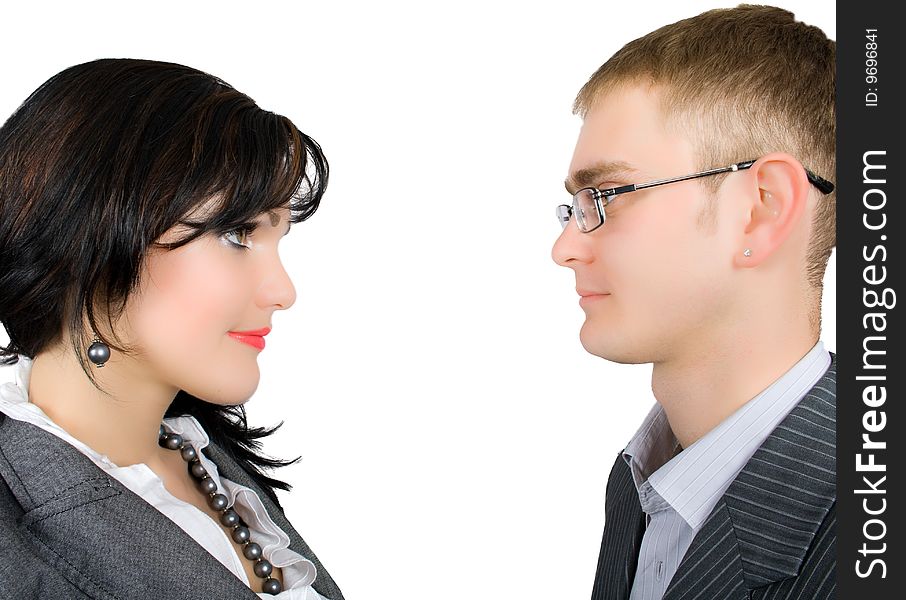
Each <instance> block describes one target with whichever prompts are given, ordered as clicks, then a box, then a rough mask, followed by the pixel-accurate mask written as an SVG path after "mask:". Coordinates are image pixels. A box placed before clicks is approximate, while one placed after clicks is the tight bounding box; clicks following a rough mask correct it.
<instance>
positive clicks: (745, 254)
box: [742, 248, 752, 258]
mask: <svg viewBox="0 0 906 600" xmlns="http://www.w3.org/2000/svg"><path fill="white" fill-rule="evenodd" d="M742 255H743V256H745V257H746V258H748V257H749V256H752V251H751V250H749V249H748V248H746V249H745V250H744V251H743V253H742Z"/></svg>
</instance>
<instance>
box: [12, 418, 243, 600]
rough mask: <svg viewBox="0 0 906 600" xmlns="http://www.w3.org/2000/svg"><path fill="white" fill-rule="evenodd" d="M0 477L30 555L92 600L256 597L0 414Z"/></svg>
mask: <svg viewBox="0 0 906 600" xmlns="http://www.w3.org/2000/svg"><path fill="white" fill-rule="evenodd" d="M0 477H3V478H4V479H5V480H6V482H7V485H8V486H9V488H10V490H11V491H12V493H13V495H14V497H15V499H16V501H17V502H18V503H19V505H20V506H21V507H22V515H21V518H20V520H19V528H20V531H21V532H22V536H23V538H24V539H27V540H30V541H33V542H34V551H35V554H36V555H38V556H39V557H41V558H43V559H44V561H45V562H46V563H48V564H49V565H50V566H51V567H52V568H54V569H55V570H57V571H58V572H60V573H61V574H62V575H63V576H64V577H65V578H66V579H67V580H68V581H70V582H71V583H72V584H73V585H75V586H77V587H78V588H80V589H81V590H82V591H83V592H84V593H85V594H87V595H88V596H90V597H92V598H103V599H118V600H128V599H135V600H148V598H171V599H183V598H184V599H190V598H199V597H202V595H203V596H204V597H208V598H230V599H233V598H237V599H241V598H249V599H250V600H252V599H256V598H257V595H256V594H255V593H254V592H252V590H251V589H249V588H248V587H247V586H246V585H245V584H243V583H242V582H241V581H240V580H239V579H238V578H236V577H235V576H234V575H233V574H232V573H231V572H230V571H229V570H228V569H226V568H225V567H224V566H223V565H221V564H220V562H218V561H217V559H215V558H214V557H213V556H211V554H210V553H208V552H207V551H206V550H205V549H204V548H202V547H201V546H199V545H198V544H197V543H196V542H195V540H193V539H192V538H191V537H190V536H189V535H188V534H186V533H185V532H183V531H182V529H180V528H179V527H178V526H176V525H175V524H174V523H173V522H172V521H170V520H169V519H168V518H167V517H165V516H164V515H163V514H161V513H160V512H158V511H157V510H155V509H154V508H153V507H152V506H151V505H149V504H148V503H147V502H145V501H144V500H142V499H141V498H139V497H138V496H136V495H135V494H134V493H132V492H131V491H130V490H129V489H127V488H126V487H124V486H123V485H122V484H121V483H120V482H118V481H116V480H115V479H113V478H112V477H110V476H108V475H107V474H106V473H104V471H103V470H101V469H100V468H98V467H97V465H95V464H94V463H93V462H91V461H90V460H89V459H88V458H87V457H86V456H84V455H83V454H81V453H80V452H79V451H78V450H76V449H75V448H73V447H72V446H70V445H69V444H67V443H66V442H64V441H63V440H61V439H59V438H58V437H56V436H55V435H53V434H51V433H48V432H46V431H44V430H42V429H40V428H38V427H35V426H34V425H31V424H29V423H23V422H21V421H16V420H14V419H11V418H8V417H6V416H5V415H2V414H0Z"/></svg>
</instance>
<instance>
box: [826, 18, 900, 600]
mask: <svg viewBox="0 0 906 600" xmlns="http://www.w3.org/2000/svg"><path fill="white" fill-rule="evenodd" d="M895 6H897V3H881V2H854V1H845V2H839V3H838V4H837V184H838V185H837V188H838V192H837V290H838V292H837V315H838V316H837V335H838V341H837V345H838V347H837V355H838V372H837V387H838V389H837V474H838V476H837V500H838V503H837V505H838V511H839V512H838V514H839V525H838V536H837V581H838V594H837V595H838V597H839V598H842V599H846V600H849V599H851V598H871V599H887V598H903V597H906V596H904V594H906V591H904V587H906V551H904V545H906V532H904V529H903V528H904V519H903V511H906V498H904V494H903V490H904V489H906V469H904V462H906V456H904V454H906V443H904V441H906V422H904V421H906V411H904V409H903V406H904V400H906V399H904V385H903V381H904V374H906V364H904V363H903V362H902V361H901V360H900V361H897V360H895V359H894V357H895V356H902V355H903V351H902V348H901V347H900V344H904V343H906V339H904V338H903V331H902V330H903V328H902V322H903V319H902V317H901V316H900V313H901V312H902V310H901V309H900V307H899V306H898V304H899V302H900V301H906V297H903V298H900V297H899V294H900V293H901V292H903V286H902V281H903V272H904V271H906V262H904V260H903V237H904V236H906V221H904V219H906V216H904V211H903V208H902V203H903V202H904V196H903V180H904V178H906V169H904V165H903V151H902V148H903V129H904V127H903V122H904V120H906V119H904V110H906V98H904V95H903V93H902V89H903V82H902V80H901V78H902V73H903V67H904V64H906V55H904V52H903V37H904V35H906V31H904V30H903V29H902V27H903V23H902V22H901V21H900V20H899V19H898V18H896V16H895V15H894V7H895ZM898 349H899V352H898Z"/></svg>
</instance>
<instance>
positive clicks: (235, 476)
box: [203, 443, 343, 600]
mask: <svg viewBox="0 0 906 600" xmlns="http://www.w3.org/2000/svg"><path fill="white" fill-rule="evenodd" d="M203 452H204V453H205V455H206V456H207V457H208V458H210V459H211V460H212V461H213V462H214V464H216V465H217V470H218V471H219V472H220V474H221V475H222V476H224V477H226V478H227V479H229V480H230V481H233V482H235V483H238V484H240V485H244V486H245V487H247V488H250V489H253V490H255V492H256V493H257V494H258V497H259V498H261V503H262V504H264V508H265V509H266V510H267V514H268V515H269V516H270V517H271V519H273V521H274V523H275V524H276V525H277V526H278V527H279V528H280V529H282V530H283V531H284V532H285V533H286V535H288V536H289V547H290V548H291V549H292V550H294V551H296V552H298V553H299V554H301V555H302V556H304V557H305V558H307V559H308V560H310V561H311V562H312V563H314V565H315V569H316V570H317V576H316V578H315V582H314V583H313V584H312V587H313V588H315V590H316V591H317V592H318V593H319V594H321V595H322V596H324V597H325V598H330V599H331V600H343V594H342V593H341V592H340V589H339V587H337V584H336V583H334V580H333V579H332V578H331V577H330V574H329V573H328V572H327V569H325V568H324V565H322V564H321V561H319V560H318V557H317V556H315V553H314V552H312V550H311V548H309V547H308V544H306V543H305V540H303V539H302V536H301V535H299V532H298V531H296V530H295V528H294V527H293V526H292V525H291V524H290V522H289V521H288V520H287V519H286V516H285V515H284V513H283V509H282V508H281V507H280V506H279V505H278V504H277V503H275V502H274V501H273V500H271V498H270V497H269V496H268V495H267V494H265V493H264V491H263V490H262V489H261V488H260V487H259V486H258V484H257V483H255V480H253V479H252V478H251V476H249V474H248V473H246V472H245V471H244V470H243V469H242V468H241V467H239V465H238V464H237V463H236V461H234V460H233V459H231V458H230V457H228V456H227V454H226V452H224V451H223V450H222V449H221V448H220V447H219V446H217V445H215V444H214V443H211V444H210V445H209V446H208V447H207V448H205V449H204V450H203Z"/></svg>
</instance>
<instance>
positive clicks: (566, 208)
mask: <svg viewBox="0 0 906 600" xmlns="http://www.w3.org/2000/svg"><path fill="white" fill-rule="evenodd" d="M756 160H757V159H756ZM756 160H744V161H742V162H738V163H734V164H732V165H730V166H728V167H718V168H716V169H708V170H707V171H699V172H698V173H692V174H690V175H681V176H680V177H669V178H667V179H655V180H654V181H648V182H646V183H630V184H629V185H621V186H619V187H615V188H609V189H604V190H600V189H598V188H595V187H584V188H582V189H580V190H578V191H576V193H574V194H573V203H572V206H570V205H569V204H560V205H559V206H557V220H558V221H559V222H560V224H561V225H562V226H563V229H566V226H567V225H569V221H570V219H572V216H573V213H574V212H575V208H574V207H575V205H576V202H577V197H578V195H579V194H581V193H583V192H585V191H591V192H592V198H593V199H594V201H595V208H596V209H597V211H598V216H599V217H600V221H601V222H600V223H598V224H597V225H595V226H594V227H592V228H591V229H582V228H581V227H580V226H579V221H578V219H576V227H577V228H578V229H579V231H581V232H582V233H591V232H592V231H594V230H595V229H597V228H598V227H600V226H601V225H603V224H604V221H605V218H604V207H605V206H607V205H609V204H610V203H611V202H613V200H614V198H616V197H617V196H618V195H620V194H626V193H628V192H635V191H637V190H643V189H646V188H651V187H657V186H659V185H666V184H668V183H676V182H678V181H687V180H689V179H698V178H699V177H707V176H709V175H719V174H720V173H735V172H736V171H743V170H745V169H748V168H749V167H751V166H752V165H754V164H755V162H756ZM805 176H806V178H807V179H808V180H809V183H811V184H812V185H814V186H815V187H816V188H818V190H819V191H821V192H822V193H823V194H825V195H826V194H830V193H831V192H833V191H834V184H833V183H831V182H830V181H828V180H827V179H824V178H823V177H821V176H820V175H816V174H814V173H812V172H811V171H809V170H808V169H805ZM602 198H603V200H604V202H603V203H602ZM564 216H565V217H566V218H565V219H564V218H563V217H564Z"/></svg>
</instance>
